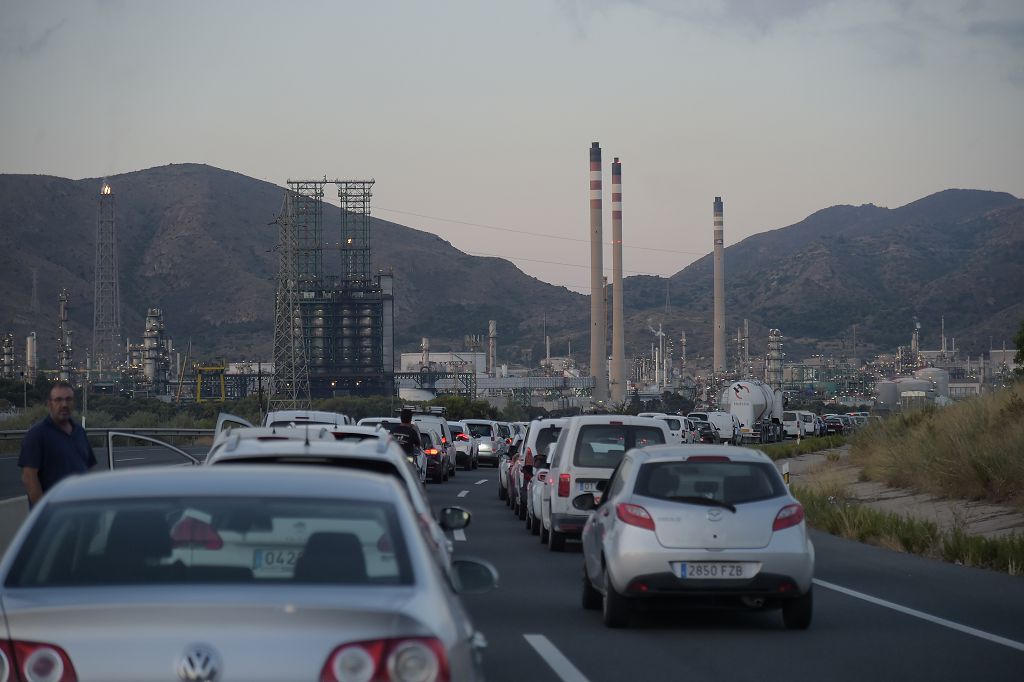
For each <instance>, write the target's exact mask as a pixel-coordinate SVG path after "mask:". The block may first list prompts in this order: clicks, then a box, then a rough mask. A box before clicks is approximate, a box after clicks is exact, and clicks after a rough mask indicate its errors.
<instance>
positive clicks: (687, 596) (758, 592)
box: [623, 572, 810, 610]
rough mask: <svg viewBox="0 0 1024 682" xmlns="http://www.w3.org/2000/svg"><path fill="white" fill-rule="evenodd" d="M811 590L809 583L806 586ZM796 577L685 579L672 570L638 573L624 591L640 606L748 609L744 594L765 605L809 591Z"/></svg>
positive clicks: (775, 575) (775, 574)
mask: <svg viewBox="0 0 1024 682" xmlns="http://www.w3.org/2000/svg"><path fill="white" fill-rule="evenodd" d="M807 589H810V586H808V587H807ZM807 589H805V590H801V589H800V586H799V585H798V583H797V580H796V578H795V577H793V576H788V575H782V574H779V573H759V574H757V575H756V576H754V577H753V578H751V579H750V580H742V581H736V580H686V579H683V578H677V577H676V576H675V574H673V573H670V572H661V573H649V574H646V575H639V576H636V577H635V578H633V579H632V580H630V581H629V583H628V584H627V585H626V589H625V590H624V591H623V594H624V595H625V596H627V597H629V598H630V599H631V600H635V601H634V602H633V603H634V604H636V605H637V606H639V607H640V608H641V609H644V608H646V609H649V610H658V609H663V608H676V607H686V608H695V607H696V608H699V607H704V606H706V607H713V608H723V607H725V608H728V607H730V606H731V607H739V608H749V607H750V604H748V603H744V602H743V601H741V598H743V597H750V598H760V599H763V600H764V603H763V606H767V607H772V606H776V607H777V606H781V604H782V602H783V601H785V600H786V599H795V598H796V597H800V596H802V595H803V594H805V593H806V591H807Z"/></svg>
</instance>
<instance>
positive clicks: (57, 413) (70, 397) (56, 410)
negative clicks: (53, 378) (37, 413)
mask: <svg viewBox="0 0 1024 682" xmlns="http://www.w3.org/2000/svg"><path fill="white" fill-rule="evenodd" d="M46 406H47V407H48V408H49V409H50V418H51V419H53V421H55V422H57V423H58V424H65V423H67V422H68V420H70V419H71V411H72V410H73V409H74V407H75V392H74V390H73V389H72V388H71V384H69V383H68V382H66V381H58V382H56V383H55V384H53V385H52V386H50V396H49V397H48V398H47V399H46Z"/></svg>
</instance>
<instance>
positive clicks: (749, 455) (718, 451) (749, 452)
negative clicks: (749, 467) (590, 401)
mask: <svg viewBox="0 0 1024 682" xmlns="http://www.w3.org/2000/svg"><path fill="white" fill-rule="evenodd" d="M693 455H707V456H711V457H721V456H725V457H728V458H729V460H730V461H733V462H768V463H769V464H771V463H772V459H771V457H769V456H768V455H766V454H765V453H763V452H761V451H760V450H755V449H753V448H744V447H739V446H736V445H707V444H705V445H701V444H698V443H694V444H692V445H648V446H647V447H644V448H640V449H637V450H636V453H635V454H634V455H633V456H634V458H636V459H637V461H638V462H640V461H642V462H645V463H646V462H677V461H680V460H682V459H684V458H686V457H692V456H693Z"/></svg>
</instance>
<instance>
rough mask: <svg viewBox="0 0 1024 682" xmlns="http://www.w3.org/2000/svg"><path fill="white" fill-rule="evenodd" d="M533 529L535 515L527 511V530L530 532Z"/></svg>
mask: <svg viewBox="0 0 1024 682" xmlns="http://www.w3.org/2000/svg"><path fill="white" fill-rule="evenodd" d="M532 529H533V514H531V513H530V510H529V509H527V510H526V530H527V531H530V530H532Z"/></svg>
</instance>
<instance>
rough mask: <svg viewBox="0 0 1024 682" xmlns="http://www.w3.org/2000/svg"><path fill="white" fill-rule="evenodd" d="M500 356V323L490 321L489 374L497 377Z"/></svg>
mask: <svg viewBox="0 0 1024 682" xmlns="http://www.w3.org/2000/svg"><path fill="white" fill-rule="evenodd" d="M497 356H498V321H497V320H488V322H487V373H488V374H490V375H491V376H497V371H498V367H497Z"/></svg>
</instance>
